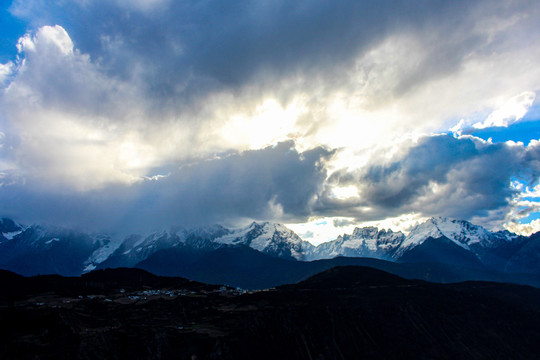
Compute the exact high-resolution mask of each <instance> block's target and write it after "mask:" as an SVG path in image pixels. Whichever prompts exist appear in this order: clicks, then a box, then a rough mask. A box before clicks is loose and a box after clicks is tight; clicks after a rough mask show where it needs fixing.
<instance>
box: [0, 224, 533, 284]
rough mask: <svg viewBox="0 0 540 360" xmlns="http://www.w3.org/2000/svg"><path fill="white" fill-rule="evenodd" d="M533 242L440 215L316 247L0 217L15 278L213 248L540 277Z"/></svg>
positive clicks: (249, 231)
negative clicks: (94, 230) (125, 232)
mask: <svg viewBox="0 0 540 360" xmlns="http://www.w3.org/2000/svg"><path fill="white" fill-rule="evenodd" d="M538 239H540V235H532V236H530V237H524V236H518V235H516V234H512V233H510V232H507V231H503V232H490V231H488V230H486V229H484V228H483V227H481V226H478V225H474V224H471V223H469V222H467V221H464V220H452V219H446V218H441V217H438V218H431V219H429V220H428V221H426V222H424V223H421V224H418V225H417V226H415V227H414V228H413V229H412V230H411V232H410V233H409V234H408V235H405V234H403V233H402V232H394V231H392V230H391V229H388V230H386V229H380V230H379V229H378V228H376V227H363V228H360V227H357V228H355V229H354V231H353V233H352V234H343V235H340V236H338V238H336V239H334V240H331V241H328V242H325V243H323V244H320V245H318V246H314V245H312V244H311V243H309V242H307V241H305V240H303V239H302V238H301V237H300V236H298V235H297V234H296V233H294V231H292V230H290V229H288V228H287V227H286V226H284V225H282V224H276V223H271V222H262V223H257V222H252V223H251V224H249V225H248V226H246V227H242V228H226V227H223V226H221V225H212V226H202V227H197V228H192V229H186V228H180V227H176V228H173V227H171V228H170V229H169V230H162V231H158V232H154V233H151V234H148V235H141V234H134V235H130V236H127V237H125V238H122V237H118V236H114V235H110V234H87V233H84V232H77V231H75V230H71V229H65V228H61V227H55V226H43V225H30V226H23V225H19V224H18V223H16V222H15V221H13V220H11V219H7V218H3V219H1V220H0V268H3V269H7V270H12V271H15V272H17V273H20V274H23V275H36V274H47V273H51V274H52V273H57V274H61V275H67V276H77V275H80V274H82V273H85V272H88V271H91V270H95V269H105V268H116V267H136V266H139V264H143V265H145V264H148V263H152V261H156V259H155V258H154V257H153V256H154V255H155V254H156V253H160V254H161V255H160V256H161V257H162V258H164V259H165V258H166V256H164V255H163V253H167V252H171V253H177V254H181V253H182V252H184V253H185V254H188V253H189V254H190V255H189V256H192V257H194V259H195V258H197V256H199V255H201V254H205V253H211V252H213V251H215V250H218V249H221V248H223V249H227V248H234V247H237V246H246V247H249V248H250V249H252V250H254V251H257V252H260V253H263V254H265V255H268V256H270V257H274V258H280V259H286V260H290V261H301V262H305V261H317V260H323V259H332V258H335V257H337V256H345V257H350V258H375V259H382V260H387V261H392V262H396V263H446V264H447V265H451V266H457V267H458V268H459V267H465V268H476V269H483V270H486V271H492V272H497V273H516V274H517V273H519V274H527V273H528V274H531V275H535V276H540V267H539V266H537V259H539V258H540V246H538V243H539V240H538ZM197 254H198V255H197ZM252 254H254V253H252ZM201 256H202V255H201ZM149 259H150V260H149ZM182 259H184V260H182V261H183V262H184V264H183V265H182V266H177V265H175V263H174V262H175V261H176V262H177V263H178V262H179V261H180V260H179V259H174V258H172V259H170V260H168V261H169V264H170V269H171V271H172V269H177V270H178V269H184V270H182V271H186V272H188V273H189V271H187V270H185V267H186V266H187V264H189V263H190V260H189V258H188V257H186V256H184V255H183V257H182ZM145 261H146V263H145ZM244 261H249V260H248V259H244ZM520 264H522V265H520ZM152 266H153V265H152ZM209 266H211V265H209ZM228 266H233V265H232V264H229V265H228ZM467 272H468V271H467ZM182 274H183V273H178V274H176V275H182ZM168 275H174V273H170V274H168ZM216 276H217V275H216ZM527 281H529V280H527Z"/></svg>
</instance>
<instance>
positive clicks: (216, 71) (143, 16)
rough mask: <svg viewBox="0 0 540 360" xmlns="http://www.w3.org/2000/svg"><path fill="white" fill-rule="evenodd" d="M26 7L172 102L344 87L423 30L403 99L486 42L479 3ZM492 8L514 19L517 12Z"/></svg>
mask: <svg viewBox="0 0 540 360" xmlns="http://www.w3.org/2000/svg"><path fill="white" fill-rule="evenodd" d="M21 3H23V4H24V2H19V5H17V3H15V6H13V9H14V11H13V12H14V13H15V14H16V15H19V16H21V17H26V18H30V19H31V20H32V21H33V22H34V26H35V27H38V26H41V25H50V24H56V23H57V24H59V25H62V26H63V27H64V28H65V29H66V30H67V31H68V33H69V34H70V36H71V37H72V38H73V39H74V41H75V43H76V47H77V48H80V49H81V51H82V52H83V53H88V54H90V55H91V57H92V58H93V59H95V60H96V61H98V62H99V63H100V64H101V65H102V66H103V69H105V70H106V71H108V72H109V73H110V74H111V75H115V76H118V77H121V78H130V77H133V76H142V81H141V83H140V85H141V86H145V87H146V90H147V93H148V94H149V95H151V96H152V97H153V98H155V99H156V100H157V99H159V100H161V101H165V102H168V103H169V104H171V103H172V104H173V105H174V103H176V102H178V101H181V99H180V98H179V96H183V97H185V98H184V100H186V99H187V100H193V98H196V97H197V96H199V95H201V94H204V93H206V92H208V91H210V90H212V89H219V88H222V87H226V88H228V89H231V88H236V89H240V88H241V87H242V86H243V85H245V84H246V83H248V82H250V81H252V80H253V78H254V76H257V75H261V74H265V76H266V77H269V78H271V79H279V78H283V77H291V76H292V77H294V76H297V75H301V74H303V75H308V76H309V75H315V77H324V78H325V80H327V82H326V86H332V85H331V82H332V79H334V80H333V81H335V82H337V84H335V86H338V85H339V82H341V81H342V80H344V76H345V77H346V76H347V75H346V73H345V72H344V71H343V69H344V68H345V69H346V68H347V67H349V66H352V65H353V63H352V61H353V60H354V59H356V58H357V57H358V56H359V54H361V52H362V51H365V50H367V49H368V48H369V47H370V46H372V45H374V44H376V43H377V42H379V41H381V40H382V39H383V38H385V37H386V36H388V35H391V34H395V33H397V34H399V33H407V32H419V33H420V34H424V35H425V37H426V42H427V44H426V46H425V48H426V50H428V49H429V50H428V51H429V53H430V54H429V56H426V58H425V59H424V60H422V62H421V63H419V64H418V66H416V70H414V69H413V71H411V72H410V74H408V75H407V76H405V77H403V79H401V80H400V82H399V83H398V84H396V89H395V90H396V92H397V93H403V92H406V91H407V89H409V88H411V87H414V86H415V85H417V84H418V83H419V82H422V81H424V80H425V79H426V78H430V77H433V76H438V74H440V73H446V72H447V71H449V69H453V68H455V67H457V66H459V64H460V62H461V60H462V57H463V56H464V55H466V54H468V53H470V51H471V50H472V49H473V48H475V46H478V44H479V43H480V41H481V40H485V39H479V38H477V37H475V36H473V35H471V31H470V30H471V29H472V27H473V26H475V22H474V20H475V19H474V18H473V16H471V13H474V12H475V11H476V10H475V9H478V8H480V7H479V6H478V7H477V6H474V5H472V4H471V3H470V2H467V1H453V2H451V3H449V2H447V1H414V2H411V1H390V0H386V1H377V2H372V1H352V0H350V1H342V2H338V3H336V2H334V1H307V0H303V1H255V2H248V1H222V0H208V1H181V2H180V1H170V2H165V3H163V4H159V5H156V6H155V8H151V7H149V8H148V9H147V10H144V11H142V10H140V9H133V8H131V9H130V7H129V5H128V4H126V5H123V6H121V5H119V3H120V2H114V1H89V2H84V3H83V4H81V5H78V4H77V3H67V4H66V3H64V2H62V3H56V4H54V5H51V4H47V6H46V7H43V6H39V5H35V6H33V7H31V6H29V5H24V6H23V5H20V4H21ZM30 3H35V4H39V3H36V2H30ZM484 5H485V6H489V7H494V8H495V9H493V12H494V13H499V12H500V13H504V11H508V14H506V15H508V16H510V15H511V14H512V12H515V11H517V10H518V9H517V7H518V6H515V7H513V8H511V9H510V8H508V9H507V8H505V7H504V6H494V5H493V4H490V3H489V2H488V3H487V4H484ZM28 8H30V9H31V11H30V10H25V9H28ZM36 14H39V16H36ZM424 35H421V36H424ZM429 39H431V40H429ZM340 79H341V80H340ZM258 80H259V81H261V80H266V79H265V78H264V76H263V79H261V78H259V79H258ZM181 102H182V103H183V104H185V102H184V101H181Z"/></svg>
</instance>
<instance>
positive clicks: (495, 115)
mask: <svg viewBox="0 0 540 360" xmlns="http://www.w3.org/2000/svg"><path fill="white" fill-rule="evenodd" d="M535 98H536V94H535V93H534V92H532V91H525V92H522V93H521V94H519V95H516V96H514V97H512V98H511V99H509V100H508V101H507V102H506V103H505V104H504V105H503V106H502V107H500V108H499V109H497V110H495V111H494V112H492V113H491V114H490V115H489V116H488V118H487V119H486V120H485V121H484V122H477V123H476V124H474V125H473V127H475V128H476V129H485V128H488V127H495V126H498V127H508V125H510V124H513V123H515V122H517V121H519V120H521V119H522V118H523V117H524V116H525V114H527V111H529V108H530V107H531V106H532V104H533V103H534V100H535Z"/></svg>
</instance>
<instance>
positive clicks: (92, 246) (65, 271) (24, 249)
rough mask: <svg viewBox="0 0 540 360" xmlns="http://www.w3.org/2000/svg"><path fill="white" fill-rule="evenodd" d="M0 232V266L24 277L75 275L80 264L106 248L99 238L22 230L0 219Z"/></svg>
mask: <svg viewBox="0 0 540 360" xmlns="http://www.w3.org/2000/svg"><path fill="white" fill-rule="evenodd" d="M6 225H7V226H6ZM6 230H7V232H6ZM0 231H2V240H1V241H0V264H1V267H2V268H5V269H10V270H13V271H15V272H18V273H20V274H24V275H35V274H50V273H57V274H61V275H67V276H71V275H79V274H80V273H81V272H82V271H83V264H84V262H85V261H87V259H88V258H89V257H91V256H92V254H93V253H94V252H95V251H98V250H99V249H102V248H104V246H106V245H107V241H106V240H105V239H104V238H103V237H100V236H95V237H94V236H91V235H88V234H86V233H82V232H78V231H75V230H69V229H64V228H60V227H54V226H43V225H32V226H28V227H25V226H21V225H18V224H16V223H14V222H12V221H11V220H9V219H2V230H0Z"/></svg>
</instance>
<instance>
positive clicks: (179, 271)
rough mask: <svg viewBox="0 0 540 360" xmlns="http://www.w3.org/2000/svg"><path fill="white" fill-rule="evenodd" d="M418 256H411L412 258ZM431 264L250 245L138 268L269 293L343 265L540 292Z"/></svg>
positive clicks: (528, 279)
mask: <svg viewBox="0 0 540 360" xmlns="http://www.w3.org/2000/svg"><path fill="white" fill-rule="evenodd" d="M454 246H457V245H454ZM419 248H420V250H422V249H425V248H424V247H419ZM458 250H461V248H459V249H458ZM415 254H416V255H419V254H422V252H421V251H418V252H415ZM415 254H414V253H413V254H411V258H412V255H415ZM429 260H433V259H432V258H429V257H422V256H416V258H415V261H414V262H410V263H396V262H392V261H386V260H380V259H374V258H351V257H341V256H340V257H336V258H333V259H323V260H314V261H295V260H287V259H281V258H277V257H273V256H270V255H268V254H264V253H262V252H260V251H256V250H254V249H251V248H250V247H247V246H233V247H223V248H219V249H216V250H212V251H201V250H195V249H192V248H189V247H180V246H179V247H175V248H171V249H166V250H161V251H157V252H156V253H155V254H153V255H151V256H149V257H148V258H147V259H146V260H144V261H142V262H140V263H138V264H137V265H136V267H137V268H141V269H144V270H147V271H149V272H151V273H154V274H158V275H163V276H181V277H186V278H188V279H193V280H197V281H201V282H205V283H211V284H228V285H231V286H235V287H237V286H238V287H241V288H244V289H265V288H269V287H275V286H279V285H283V284H291V283H296V282H298V281H301V280H303V279H305V278H307V277H309V276H311V275H315V274H317V273H319V272H321V271H324V270H328V269H331V268H333V267H335V266H344V265H353V266H369V267H373V268H376V269H379V270H383V271H387V272H390V273H392V274H395V275H399V276H401V277H405V278H408V279H422V280H427V281H433V282H442V283H448V282H460V281H466V280H485V281H497V282H509V283H517V284H523V285H532V286H536V287H540V276H538V275H534V274H517V273H516V274H514V273H500V272H495V271H491V270H487V269H482V268H478V267H477V266H474V263H472V262H469V263H464V264H463V265H455V264H446V263H444V262H428V261H429ZM422 261H424V262H422Z"/></svg>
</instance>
